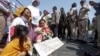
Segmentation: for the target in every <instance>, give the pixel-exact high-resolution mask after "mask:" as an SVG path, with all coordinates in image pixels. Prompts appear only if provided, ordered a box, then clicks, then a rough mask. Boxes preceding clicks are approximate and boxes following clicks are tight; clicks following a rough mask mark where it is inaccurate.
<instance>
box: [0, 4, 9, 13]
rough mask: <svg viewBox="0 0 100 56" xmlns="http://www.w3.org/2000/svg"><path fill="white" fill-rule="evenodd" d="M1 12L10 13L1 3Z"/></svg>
mask: <svg viewBox="0 0 100 56" xmlns="http://www.w3.org/2000/svg"><path fill="white" fill-rule="evenodd" d="M0 10H2V11H3V12H5V13H7V12H9V9H7V8H5V7H4V6H3V5H2V4H1V3H0Z"/></svg>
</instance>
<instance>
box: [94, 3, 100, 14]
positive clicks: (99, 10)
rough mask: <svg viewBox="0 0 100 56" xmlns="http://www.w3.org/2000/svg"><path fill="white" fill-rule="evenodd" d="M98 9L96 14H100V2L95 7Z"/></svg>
mask: <svg viewBox="0 0 100 56" xmlns="http://www.w3.org/2000/svg"><path fill="white" fill-rule="evenodd" d="M93 8H94V9H95V10H96V13H95V14H96V15H100V3H97V4H96V6H94V7H93Z"/></svg>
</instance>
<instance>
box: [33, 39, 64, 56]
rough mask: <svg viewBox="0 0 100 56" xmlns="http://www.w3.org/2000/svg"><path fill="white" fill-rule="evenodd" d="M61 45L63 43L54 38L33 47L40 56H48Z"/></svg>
mask: <svg viewBox="0 0 100 56" xmlns="http://www.w3.org/2000/svg"><path fill="white" fill-rule="evenodd" d="M63 45H64V43H63V42H62V41H60V40H59V39H58V38H57V37H56V38H52V39H49V40H46V41H43V42H40V43H36V44H34V47H35V49H36V50H37V52H38V53H39V55H40V56H48V55H49V54H51V53H52V52H54V51H55V50H57V49H59V48H60V47H61V46H63ZM33 51H34V50H33Z"/></svg>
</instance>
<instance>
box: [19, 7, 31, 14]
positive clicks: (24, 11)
mask: <svg viewBox="0 0 100 56" xmlns="http://www.w3.org/2000/svg"><path fill="white" fill-rule="evenodd" d="M26 9H28V8H24V10H23V11H22V12H21V13H20V16H22V15H23V14H24V12H25V10H26ZM28 10H29V9H28Z"/></svg>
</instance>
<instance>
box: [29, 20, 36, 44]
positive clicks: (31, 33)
mask: <svg viewBox="0 0 100 56" xmlns="http://www.w3.org/2000/svg"><path fill="white" fill-rule="evenodd" d="M36 27H37V26H36V25H34V24H32V19H31V18H30V19H29V20H28V29H29V34H28V35H29V37H30V39H31V42H32V44H33V43H35V38H36V36H37V34H36V33H35V31H34V30H35V28H36Z"/></svg>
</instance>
